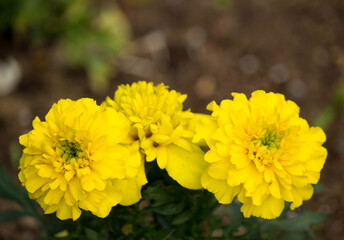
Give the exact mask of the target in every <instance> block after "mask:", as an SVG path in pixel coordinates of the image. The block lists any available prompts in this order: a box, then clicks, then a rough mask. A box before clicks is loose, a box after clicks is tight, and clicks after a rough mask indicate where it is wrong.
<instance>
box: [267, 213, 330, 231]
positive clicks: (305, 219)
mask: <svg viewBox="0 0 344 240" xmlns="http://www.w3.org/2000/svg"><path fill="white" fill-rule="evenodd" d="M327 217H328V215H327V214H325V213H321V212H311V211H310V210H304V211H303V212H302V213H300V214H299V215H297V216H295V217H291V218H287V219H276V220H271V221H266V222H265V223H263V224H262V226H261V231H262V232H270V231H274V230H276V229H281V230H286V231H293V232H302V231H304V232H309V228H310V226H311V225H314V224H320V223H322V222H324V221H325V220H326V219H327Z"/></svg>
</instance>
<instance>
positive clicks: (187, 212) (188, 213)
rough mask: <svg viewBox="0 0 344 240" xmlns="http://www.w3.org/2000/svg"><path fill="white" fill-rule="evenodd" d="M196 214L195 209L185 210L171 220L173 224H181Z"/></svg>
mask: <svg viewBox="0 0 344 240" xmlns="http://www.w3.org/2000/svg"><path fill="white" fill-rule="evenodd" d="M193 215H194V211H193V210H192V209H187V210H184V211H183V212H182V213H181V214H180V215H178V216H177V217H175V218H174V219H173V221H172V222H171V223H172V225H180V224H183V223H185V222H186V221H188V220H189V219H191V218H192V217H193Z"/></svg>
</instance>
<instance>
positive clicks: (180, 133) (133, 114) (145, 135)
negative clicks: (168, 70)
mask: <svg viewBox="0 0 344 240" xmlns="http://www.w3.org/2000/svg"><path fill="white" fill-rule="evenodd" d="M186 97H187V96H186V95H182V94H180V93H178V92H176V91H174V90H171V91H169V90H168V87H167V86H165V85H164V84H159V85H158V86H154V85H153V83H147V82H144V81H140V82H137V83H133V84H132V85H128V84H127V85H120V86H119V87H118V89H117V91H116V92H115V95H114V99H110V98H109V97H108V98H107V99H106V101H105V102H104V105H106V106H111V107H113V108H114V109H116V110H117V111H119V112H122V113H124V114H125V115H126V116H127V117H128V118H129V120H130V122H131V130H130V134H129V136H128V138H127V143H130V144H132V143H139V145H140V147H141V149H142V151H143V152H144V154H145V156H146V160H147V161H148V162H150V161H153V160H155V159H157V163H158V165H159V167H160V168H161V169H166V170H167V172H168V174H169V175H170V176H171V177H172V178H173V179H175V180H176V181H177V182H178V183H179V184H181V185H182V186H184V187H186V188H190V189H200V188H202V186H201V183H200V178H201V175H202V172H203V171H204V169H205V168H206V167H207V163H206V162H205V161H204V159H203V154H204V153H203V151H202V150H201V149H200V147H199V146H198V145H197V144H194V143H192V141H191V140H192V137H193V135H194V132H193V131H192V130H191V125H190V124H191V121H193V117H194V115H193V114H192V113H191V112H190V111H183V102H184V101H185V99H186Z"/></svg>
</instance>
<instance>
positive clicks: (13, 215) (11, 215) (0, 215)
mask: <svg viewBox="0 0 344 240" xmlns="http://www.w3.org/2000/svg"><path fill="white" fill-rule="evenodd" d="M25 215H28V214H27V213H26V212H24V211H22V210H9V211H4V212H0V223H4V222H8V221H12V220H16V219H18V218H20V217H22V216H25Z"/></svg>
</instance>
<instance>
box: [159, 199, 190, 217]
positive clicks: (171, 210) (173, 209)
mask: <svg viewBox="0 0 344 240" xmlns="http://www.w3.org/2000/svg"><path fill="white" fill-rule="evenodd" d="M184 207H185V202H184V201H182V202H178V203H169V204H166V205H163V206H160V207H158V208H156V209H155V212H157V213H159V214H161V215H174V214H178V213H180V212H181V211H183V209H184Z"/></svg>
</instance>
